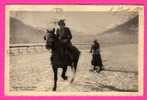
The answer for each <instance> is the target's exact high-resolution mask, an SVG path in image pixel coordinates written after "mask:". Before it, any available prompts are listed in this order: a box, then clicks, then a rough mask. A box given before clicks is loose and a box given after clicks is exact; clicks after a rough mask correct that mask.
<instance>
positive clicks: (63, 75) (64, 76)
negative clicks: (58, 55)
mask: <svg viewBox="0 0 147 100" xmlns="http://www.w3.org/2000/svg"><path fill="white" fill-rule="evenodd" d="M66 71H67V66H65V67H64V68H63V71H62V75H61V76H62V78H63V79H64V80H67V79H68V77H67V76H66Z"/></svg>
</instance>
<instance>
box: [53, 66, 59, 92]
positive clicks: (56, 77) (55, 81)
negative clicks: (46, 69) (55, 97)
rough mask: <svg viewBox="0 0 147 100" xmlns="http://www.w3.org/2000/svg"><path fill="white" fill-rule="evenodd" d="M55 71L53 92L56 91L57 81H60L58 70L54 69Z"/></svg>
mask: <svg viewBox="0 0 147 100" xmlns="http://www.w3.org/2000/svg"><path fill="white" fill-rule="evenodd" d="M53 71H54V87H53V91H56V88H57V80H58V76H57V74H58V68H56V67H53Z"/></svg>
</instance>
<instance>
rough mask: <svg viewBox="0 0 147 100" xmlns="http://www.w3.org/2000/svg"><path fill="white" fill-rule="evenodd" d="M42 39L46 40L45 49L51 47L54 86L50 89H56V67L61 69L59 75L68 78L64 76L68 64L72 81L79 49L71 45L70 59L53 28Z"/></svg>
mask: <svg viewBox="0 0 147 100" xmlns="http://www.w3.org/2000/svg"><path fill="white" fill-rule="evenodd" d="M44 40H46V49H48V50H50V49H51V65H52V69H53V72H54V86H53V89H52V90H53V91H56V89H57V80H58V68H62V69H63V71H62V74H61V77H62V78H63V79H64V80H68V77H67V76H66V71H67V67H68V66H70V67H71V69H72V72H73V76H72V79H71V81H70V82H71V83H72V82H73V81H74V78H75V74H76V70H77V64H78V61H79V57H80V51H79V50H78V49H77V48H76V47H75V46H72V48H73V50H72V51H73V52H72V53H71V56H72V59H70V57H69V55H67V54H65V48H63V44H62V42H61V41H60V40H59V39H58V38H57V36H56V34H55V31H54V30H47V34H46V35H45V36H44Z"/></svg>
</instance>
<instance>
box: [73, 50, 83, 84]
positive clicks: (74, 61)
mask: <svg viewBox="0 0 147 100" xmlns="http://www.w3.org/2000/svg"><path fill="white" fill-rule="evenodd" d="M80 54H81V52H80V51H79V50H78V49H77V48H75V52H74V57H73V64H72V66H71V67H72V71H73V73H74V75H73V78H72V80H71V83H72V82H73V81H74V78H75V75H76V71H77V65H78V62H79V57H80Z"/></svg>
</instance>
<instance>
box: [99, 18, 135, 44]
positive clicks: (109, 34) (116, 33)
mask: <svg viewBox="0 0 147 100" xmlns="http://www.w3.org/2000/svg"><path fill="white" fill-rule="evenodd" d="M97 39H98V40H99V41H100V42H101V43H102V44H107V45H114V44H116V45H117V44H130V43H135V44H136V43H137V42H138V16H135V17H133V18H132V19H130V20H128V21H126V22H125V23H123V24H121V25H119V26H117V27H114V28H111V29H109V30H107V31H105V32H103V33H101V34H97Z"/></svg>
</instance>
